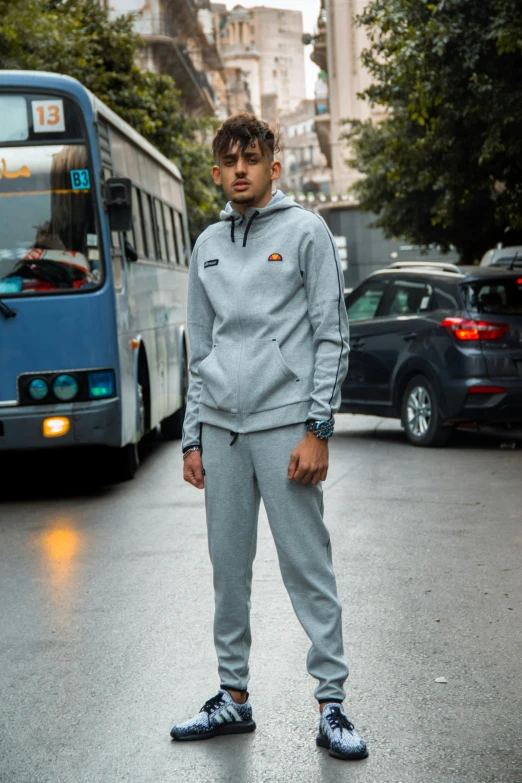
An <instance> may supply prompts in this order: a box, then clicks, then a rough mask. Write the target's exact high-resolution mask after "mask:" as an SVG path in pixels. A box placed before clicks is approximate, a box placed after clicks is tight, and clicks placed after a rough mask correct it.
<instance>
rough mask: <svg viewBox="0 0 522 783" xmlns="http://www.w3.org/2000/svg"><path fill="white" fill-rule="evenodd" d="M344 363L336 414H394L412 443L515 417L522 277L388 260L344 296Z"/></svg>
mask: <svg viewBox="0 0 522 783" xmlns="http://www.w3.org/2000/svg"><path fill="white" fill-rule="evenodd" d="M345 301H346V308H347V311H348V319H349V321H350V348H351V353H350V367H349V370H348V375H347V377H346V380H345V382H344V384H343V387H342V403H341V411H343V412H350V413H363V414H373V415H377V416H387V417H391V418H400V419H401V421H402V424H403V426H404V428H405V431H406V435H407V437H408V440H409V441H410V442H411V443H413V444H414V445H416V446H436V445H442V444H444V443H445V442H446V441H447V439H448V437H449V435H450V433H451V430H452V427H454V426H455V425H457V424H461V423H465V422H466V423H467V422H473V423H475V422H476V423H482V424H485V423H487V424H493V425H518V426H520V425H521V423H522V275H521V274H520V272H518V273H517V272H516V271H507V270H504V269H500V268H498V267H461V266H454V265H452V264H434V263H431V264H430V263H421V262H414V263H407V262H400V263H395V264H392V266H391V267H389V268H387V269H382V270H380V271H378V272H375V273H374V274H372V275H371V276H370V277H369V278H367V279H366V280H365V281H363V282H362V283H360V284H359V286H357V288H355V289H354V290H353V291H352V292H351V293H350V294H349V295H348V296H346V298H345Z"/></svg>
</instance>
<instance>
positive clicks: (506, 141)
mask: <svg viewBox="0 0 522 783" xmlns="http://www.w3.org/2000/svg"><path fill="white" fill-rule="evenodd" d="M517 6H519V0H480V2H472V1H471V0H439V2H426V0H415V2H412V0H372V1H371V2H369V3H368V5H367V6H366V8H365V9H364V12H363V13H362V14H361V15H360V16H359V17H358V19H357V21H358V23H359V24H360V25H364V26H366V28H367V31H368V35H369V39H370V42H369V46H368V48H367V49H366V50H365V52H364V53H363V63H364V65H365V66H366V68H367V69H368V70H369V72H370V74H371V76H372V77H373V84H372V85H371V86H370V87H369V88H368V89H367V90H366V91H365V92H364V93H363V94H362V96H361V97H364V98H365V99H366V100H368V101H369V102H370V104H371V105H372V106H381V107H385V109H386V110H387V113H386V118H385V119H384V120H383V121H382V122H380V123H376V124H372V123H371V122H366V123H359V122H351V123H349V125H350V129H349V131H348V133H347V134H346V137H347V138H348V139H349V140H350V143H351V145H352V149H353V152H354V158H353V160H352V161H351V165H352V166H354V167H355V168H357V169H358V170H359V171H361V172H362V173H364V174H365V175H366V176H365V178H364V179H362V180H361V181H360V182H358V183H357V185H356V192H357V195H358V197H359V199H360V201H361V204H362V206H363V207H364V208H365V209H368V210H369V211H372V212H374V213H376V214H377V216H378V217H377V220H376V225H378V226H380V227H382V228H383V229H384V231H385V233H386V234H387V235H388V236H391V235H395V236H404V237H406V238H407V239H408V240H409V241H411V242H414V243H417V244H428V243H431V242H435V243H437V244H441V245H442V246H443V247H445V248H449V246H450V244H453V245H455V246H456V247H457V248H458V250H459V251H460V253H461V256H462V257H463V259H464V260H466V261H470V260H472V259H474V258H477V257H479V256H480V255H481V254H482V253H483V252H484V251H485V250H486V249H487V248H489V247H491V246H492V245H493V244H495V243H496V242H497V241H504V242H507V241H510V240H509V238H508V237H509V236H511V237H513V238H514V237H515V236H516V235H517V234H518V238H519V237H520V232H522V15H521V14H520V10H519V8H517ZM506 229H510V230H511V231H512V233H511V235H506V233H505V232H506Z"/></svg>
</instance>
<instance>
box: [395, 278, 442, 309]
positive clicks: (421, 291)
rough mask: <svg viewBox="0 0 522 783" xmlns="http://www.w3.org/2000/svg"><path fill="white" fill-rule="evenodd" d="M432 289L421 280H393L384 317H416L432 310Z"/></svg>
mask: <svg viewBox="0 0 522 783" xmlns="http://www.w3.org/2000/svg"><path fill="white" fill-rule="evenodd" d="M433 306H434V301H433V288H432V287H431V285H430V284H429V283H427V282H424V281H422V280H394V281H393V283H392V287H391V291H390V293H389V295H388V304H387V306H385V308H384V312H383V314H384V315H418V314H420V313H426V312H428V311H429V310H433Z"/></svg>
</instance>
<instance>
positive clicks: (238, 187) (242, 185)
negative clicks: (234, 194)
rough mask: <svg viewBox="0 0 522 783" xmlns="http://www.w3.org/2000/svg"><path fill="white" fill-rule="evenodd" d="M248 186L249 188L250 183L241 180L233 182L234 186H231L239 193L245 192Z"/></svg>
mask: <svg viewBox="0 0 522 783" xmlns="http://www.w3.org/2000/svg"><path fill="white" fill-rule="evenodd" d="M249 186H250V182H246V181H245V180H241V179H239V180H237V182H234V184H233V185H232V187H233V188H234V190H239V191H241V190H246V189H247V188H248V187H249Z"/></svg>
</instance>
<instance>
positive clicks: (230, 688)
mask: <svg viewBox="0 0 522 783" xmlns="http://www.w3.org/2000/svg"><path fill="white" fill-rule="evenodd" d="M219 687H220V688H221V690H222V691H237V692H238V693H248V691H247V689H246V688H238V687H237V685H223V684H221V685H220V686H219Z"/></svg>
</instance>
